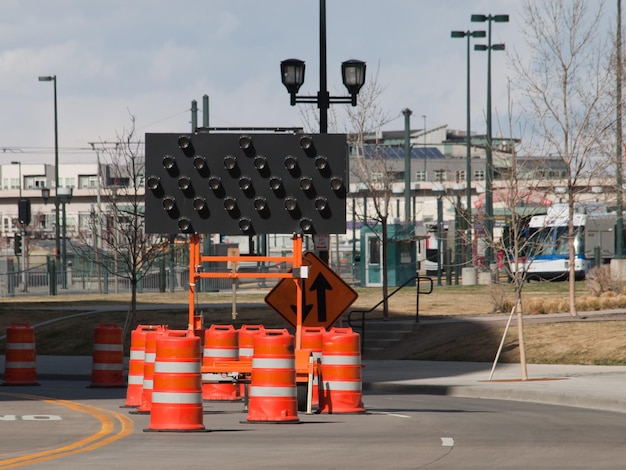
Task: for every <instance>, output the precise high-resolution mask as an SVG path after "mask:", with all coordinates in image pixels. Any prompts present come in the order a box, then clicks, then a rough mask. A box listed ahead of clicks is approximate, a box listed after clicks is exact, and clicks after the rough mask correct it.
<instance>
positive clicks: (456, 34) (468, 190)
mask: <svg viewBox="0 0 626 470" xmlns="http://www.w3.org/2000/svg"><path fill="white" fill-rule="evenodd" d="M450 35H451V37H453V38H467V95H466V99H467V103H466V111H467V113H466V130H465V132H466V137H467V141H466V143H465V145H466V161H465V183H466V186H465V199H466V201H465V206H466V208H467V212H466V214H465V217H466V218H467V234H466V237H465V239H466V241H467V250H466V256H467V259H466V261H467V264H468V265H469V264H470V263H471V261H472V244H471V240H472V224H471V218H472V143H471V139H472V120H471V114H470V107H471V100H470V38H484V37H485V36H486V33H485V31H452V32H451V33H450Z"/></svg>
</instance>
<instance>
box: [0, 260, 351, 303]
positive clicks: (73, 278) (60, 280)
mask: <svg viewBox="0 0 626 470" xmlns="http://www.w3.org/2000/svg"><path fill="white" fill-rule="evenodd" d="M68 264H69V265H70V266H72V265H73V263H68ZM79 265H81V266H85V263H82V264H80V263H79ZM54 267H55V265H54V263H47V264H45V265H40V266H36V267H34V268H31V269H29V270H27V271H26V272H24V271H17V270H13V268H12V265H9V266H8V268H7V269H4V270H3V271H4V272H0V297H16V296H46V295H62V294H82V295H88V294H124V293H130V292H131V285H130V280H129V279H128V275H127V273H123V272H120V273H119V275H117V276H116V275H114V274H112V273H110V272H109V271H107V270H105V269H103V268H100V269H98V267H97V266H96V265H93V264H88V265H87V267H86V268H85V269H76V268H72V267H70V268H68V269H67V270H66V271H64V270H59V269H54ZM331 268H332V269H333V270H334V271H335V272H337V273H338V274H339V275H340V276H341V277H342V278H343V279H344V280H345V281H346V282H347V283H348V284H351V285H357V284H358V283H359V282H358V280H359V275H358V274H359V273H358V266H354V265H350V264H348V265H347V264H345V263H344V264H341V265H338V266H331ZM245 269H246V270H247V271H248V272H250V271H252V272H261V270H264V269H267V268H266V267H264V266H257V267H253V266H247V267H246V268H245ZM277 281H278V280H276V279H266V278H246V279H236V280H233V279H228V278H226V279H224V278H205V279H200V281H199V282H197V284H196V292H218V291H222V290H230V289H232V285H233V282H234V283H236V286H237V288H241V289H250V288H261V289H262V288H271V287H273V286H274V285H275V284H276V282H277ZM188 289H189V266H188V265H183V266H164V265H163V264H161V265H160V266H159V264H157V267H156V268H155V269H152V270H150V271H149V272H148V273H147V274H146V275H145V276H144V277H143V278H142V279H141V280H140V281H139V283H138V284H137V291H138V292H140V293H141V292H186V291H188Z"/></svg>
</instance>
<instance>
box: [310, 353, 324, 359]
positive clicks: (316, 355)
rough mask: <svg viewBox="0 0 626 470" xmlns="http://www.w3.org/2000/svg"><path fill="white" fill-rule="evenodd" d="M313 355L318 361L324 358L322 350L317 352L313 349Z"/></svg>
mask: <svg viewBox="0 0 626 470" xmlns="http://www.w3.org/2000/svg"><path fill="white" fill-rule="evenodd" d="M311 356H313V359H314V360H315V361H317V360H318V359H321V358H322V353H321V352H315V351H313V353H312V354H311Z"/></svg>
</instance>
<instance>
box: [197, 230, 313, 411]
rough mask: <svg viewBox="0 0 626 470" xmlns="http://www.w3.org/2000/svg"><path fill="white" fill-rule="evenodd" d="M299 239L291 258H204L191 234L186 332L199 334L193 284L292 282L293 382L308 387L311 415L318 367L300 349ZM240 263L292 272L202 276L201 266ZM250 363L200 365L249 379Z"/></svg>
mask: <svg viewBox="0 0 626 470" xmlns="http://www.w3.org/2000/svg"><path fill="white" fill-rule="evenodd" d="M302 260H303V256H302V235H299V234H294V235H293V254H292V256H291V257H289V256H245V255H244V256H241V255H237V256H203V255H202V254H201V253H200V235H198V234H194V235H192V236H191V238H190V240H189V330H191V331H201V330H202V327H203V325H202V316H201V315H196V311H195V300H196V282H197V280H198V279H203V278H229V279H237V278H268V279H269V278H280V279H293V281H294V282H295V285H296V338H295V340H296V341H295V342H296V347H295V349H296V351H295V359H296V380H297V382H298V383H307V384H308V387H307V388H308V390H307V402H308V404H307V411H308V412H310V407H311V405H310V403H311V388H312V377H313V375H314V374H318V373H319V369H318V366H317V364H316V363H315V362H314V361H313V360H312V359H313V356H312V354H311V351H310V350H303V349H302V279H303V278H304V277H306V273H305V272H306V269H303V264H302ZM241 261H255V262H270V263H285V269H288V266H287V264H289V265H290V266H291V270H289V271H287V270H285V271H284V272H274V273H269V272H266V273H238V272H237V270H235V269H233V270H231V271H223V272H201V271H200V264H201V263H202V262H209V263H210V262H213V263H217V262H227V263H229V262H231V263H238V262H241ZM251 367H252V364H251V361H237V362H235V361H233V362H215V363H213V364H212V365H203V366H202V372H207V373H225V374H228V373H237V374H238V376H239V377H244V380H245V377H246V376H248V375H249V374H250V372H251Z"/></svg>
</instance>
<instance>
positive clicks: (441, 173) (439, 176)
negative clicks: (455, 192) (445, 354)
mask: <svg viewBox="0 0 626 470" xmlns="http://www.w3.org/2000/svg"><path fill="white" fill-rule="evenodd" d="M447 177H448V174H447V173H446V170H435V181H446V180H447Z"/></svg>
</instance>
